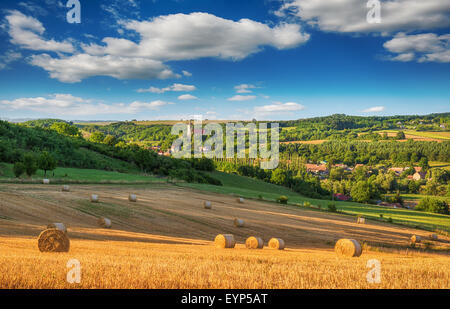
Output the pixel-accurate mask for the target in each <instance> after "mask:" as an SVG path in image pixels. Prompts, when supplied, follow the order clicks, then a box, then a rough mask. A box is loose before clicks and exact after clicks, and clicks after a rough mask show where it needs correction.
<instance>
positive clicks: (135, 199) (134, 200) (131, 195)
mask: <svg viewBox="0 0 450 309" xmlns="http://www.w3.org/2000/svg"><path fill="white" fill-rule="evenodd" d="M128 200H129V201H130V202H134V203H135V202H137V196H136V194H130V195H128Z"/></svg>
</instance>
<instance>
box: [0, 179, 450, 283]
mask: <svg viewBox="0 0 450 309" xmlns="http://www.w3.org/2000/svg"><path fill="white" fill-rule="evenodd" d="M59 189H60V187H59V186H43V185H5V186H2V187H1V191H0V287H1V288H174V289H176V288H225V289H227V288H254V289H260V288H288V289H290V288H449V287H450V279H449V278H450V257H449V256H448V255H445V254H435V253H433V254H425V253H419V252H413V251H411V250H407V249H406V246H407V244H408V242H409V240H408V239H409V237H410V236H411V235H412V234H418V235H421V236H423V237H426V236H427V235H428V234H429V233H428V232H425V231H420V230H414V229H409V228H403V227H398V226H394V225H388V224H384V223H372V222H368V223H367V224H365V225H358V224H356V223H355V222H354V218H352V217H348V216H343V215H337V214H330V213H324V212H318V211H314V210H306V209H297V208H294V207H285V206H281V205H278V204H272V203H265V202H259V201H246V203H244V204H238V203H236V201H235V198H233V197H230V196H223V195H216V194H206V193H202V192H199V191H192V190H187V189H181V188H177V187H172V186H152V187H149V186H140V187H129V186H99V185H97V186H86V185H84V186H71V192H68V193H62V192H59ZM130 192H134V193H136V194H137V195H138V202H137V203H130V202H128V201H127V197H128V193H130ZM90 193H97V194H99V196H100V203H99V204H96V205H93V204H91V203H89V202H88V201H87V200H88V197H89V194H90ZM204 200H210V201H212V202H213V209H212V210H206V209H203V207H202V202H203V201H204ZM99 215H105V216H107V217H109V218H111V219H112V220H113V228H112V229H110V230H105V229H100V228H98V227H97V226H96V223H95V222H96V218H97V217H98V216H99ZM235 217H238V218H242V219H244V220H245V221H246V224H247V227H246V228H236V227H234V226H233V219H234V218H235ZM51 222H64V223H65V224H66V225H67V227H68V234H69V236H70V239H71V249H70V252H69V253H40V252H39V251H38V249H37V236H38V235H39V232H40V231H41V230H42V229H43V228H44V227H45V225H46V224H48V223H51ZM219 233H232V234H234V235H235V236H236V239H237V241H238V245H237V247H236V248H235V249H217V248H215V247H214V246H213V244H212V240H213V239H214V237H215V236H216V235H217V234H219ZM251 235H254V236H260V237H262V238H263V239H264V240H265V243H266V245H267V241H268V240H269V238H271V237H281V238H283V239H284V240H285V241H286V246H287V249H286V250H284V251H273V250H270V249H268V248H267V247H266V248H264V249H263V250H247V249H245V247H244V245H243V242H244V241H245V238H246V237H248V236H251ZM343 237H345V238H354V239H357V240H359V241H360V242H364V243H366V244H368V245H371V246H375V245H383V244H384V245H386V246H389V247H391V248H392V249H391V251H392V252H391V253H388V252H375V251H371V250H365V251H364V252H363V254H362V256H361V257H359V258H344V259H343V258H338V257H337V256H336V255H335V254H334V252H333V250H332V249H333V246H334V242H335V241H336V240H337V239H339V238H343ZM440 239H441V240H440V245H441V246H444V247H445V246H449V243H450V239H449V238H448V237H443V236H440ZM70 259H77V260H79V261H80V263H81V283H80V284H69V283H67V281H66V274H67V272H68V271H69V268H67V265H66V264H67V262H68V261H69V260H70ZM371 259H377V260H379V261H380V263H381V283H376V284H370V283H368V282H367V280H366V275H367V272H368V271H369V270H370V268H367V267H366V264H367V262H368V261H369V260H371Z"/></svg>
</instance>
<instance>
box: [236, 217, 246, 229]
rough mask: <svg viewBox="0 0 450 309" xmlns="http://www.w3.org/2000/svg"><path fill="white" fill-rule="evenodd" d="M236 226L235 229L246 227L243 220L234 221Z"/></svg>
mask: <svg viewBox="0 0 450 309" xmlns="http://www.w3.org/2000/svg"><path fill="white" fill-rule="evenodd" d="M234 226H235V227H244V226H245V222H244V220H242V219H237V218H236V219H234Z"/></svg>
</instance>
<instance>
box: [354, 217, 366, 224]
mask: <svg viewBox="0 0 450 309" xmlns="http://www.w3.org/2000/svg"><path fill="white" fill-rule="evenodd" d="M356 223H357V224H365V223H366V218H362V217H359V218H357V219H356Z"/></svg>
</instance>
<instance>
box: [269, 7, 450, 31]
mask: <svg viewBox="0 0 450 309" xmlns="http://www.w3.org/2000/svg"><path fill="white" fill-rule="evenodd" d="M380 3H381V23H368V22H367V19H366V16H367V13H368V12H369V8H367V1H362V0H327V1H322V0H286V1H284V3H283V5H282V6H281V8H280V10H278V11H277V12H276V14H277V15H278V16H289V15H295V16H297V17H299V18H301V19H302V20H303V21H305V22H307V23H308V24H310V25H313V26H317V27H318V28H319V29H321V30H325V31H337V32H397V31H414V30H429V29H435V28H446V27H449V26H450V18H449V14H450V1H448V0H426V1H424V0H380Z"/></svg>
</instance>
